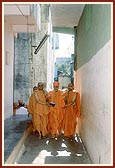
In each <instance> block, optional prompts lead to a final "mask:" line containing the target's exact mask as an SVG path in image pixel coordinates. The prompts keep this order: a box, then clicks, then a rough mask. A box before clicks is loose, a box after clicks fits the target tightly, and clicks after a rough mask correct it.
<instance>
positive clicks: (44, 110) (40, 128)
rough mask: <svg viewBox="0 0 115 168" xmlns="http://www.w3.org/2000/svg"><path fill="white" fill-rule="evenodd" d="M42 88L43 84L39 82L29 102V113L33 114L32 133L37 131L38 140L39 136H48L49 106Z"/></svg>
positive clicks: (45, 92)
mask: <svg viewBox="0 0 115 168" xmlns="http://www.w3.org/2000/svg"><path fill="white" fill-rule="evenodd" d="M43 88H44V86H43V84H42V83H41V82H39V83H38V89H37V91H36V92H34V93H33V94H32V95H31V99H30V101H29V113H32V114H33V126H34V127H33V132H35V131H36V130H37V132H38V133H39V138H40V139H41V136H43V138H44V137H45V136H46V135H47V134H48V130H47V124H48V113H49V106H48V103H47V101H46V99H47V91H45V90H44V89H43Z"/></svg>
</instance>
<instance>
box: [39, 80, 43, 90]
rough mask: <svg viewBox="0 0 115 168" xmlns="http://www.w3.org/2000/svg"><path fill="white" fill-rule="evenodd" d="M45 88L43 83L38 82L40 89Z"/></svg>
mask: <svg viewBox="0 0 115 168" xmlns="http://www.w3.org/2000/svg"><path fill="white" fill-rule="evenodd" d="M43 88H44V85H43V83H41V82H39V83H38V89H39V90H43Z"/></svg>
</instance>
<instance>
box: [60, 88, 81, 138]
mask: <svg viewBox="0 0 115 168" xmlns="http://www.w3.org/2000/svg"><path fill="white" fill-rule="evenodd" d="M65 104H66V105H69V104H70V105H69V106H67V107H66V108H65V116H64V123H63V125H64V128H63V129H64V136H66V137H70V136H72V135H75V133H76V125H77V117H80V94H79V93H78V92H75V91H68V92H67V94H66V97H65Z"/></svg>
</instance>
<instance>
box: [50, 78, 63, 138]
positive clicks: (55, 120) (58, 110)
mask: <svg viewBox="0 0 115 168" xmlns="http://www.w3.org/2000/svg"><path fill="white" fill-rule="evenodd" d="M53 88H54V89H53V90H52V91H50V92H49V103H50V112H49V114H48V131H49V133H50V134H51V137H52V138H55V137H56V136H57V135H59V134H60V133H61V132H60V131H61V123H62V117H63V115H62V106H63V104H62V99H63V97H62V91H61V90H60V89H59V82H57V81H55V82H53Z"/></svg>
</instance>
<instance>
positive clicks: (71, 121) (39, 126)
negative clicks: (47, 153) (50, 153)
mask: <svg viewBox="0 0 115 168" xmlns="http://www.w3.org/2000/svg"><path fill="white" fill-rule="evenodd" d="M28 113H29V114H31V116H32V123H33V134H34V133H35V132H37V133H38V135H39V138H40V139H41V138H42V137H43V138H45V137H46V136H47V135H49V134H50V135H51V137H52V138H55V137H56V136H58V135H61V134H62V133H63V134H64V136H65V137H67V138H71V137H72V136H74V135H75V134H76V126H77V118H78V117H80V94H79V92H77V91H75V90H74V85H73V84H72V83H70V84H68V88H67V89H66V90H60V89H59V82H57V81H54V82H53V90H51V91H49V92H47V91H46V90H45V89H44V86H43V83H41V82H39V83H38V86H36V87H34V88H33V93H32V95H31V96H30V98H29V105H28Z"/></svg>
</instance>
